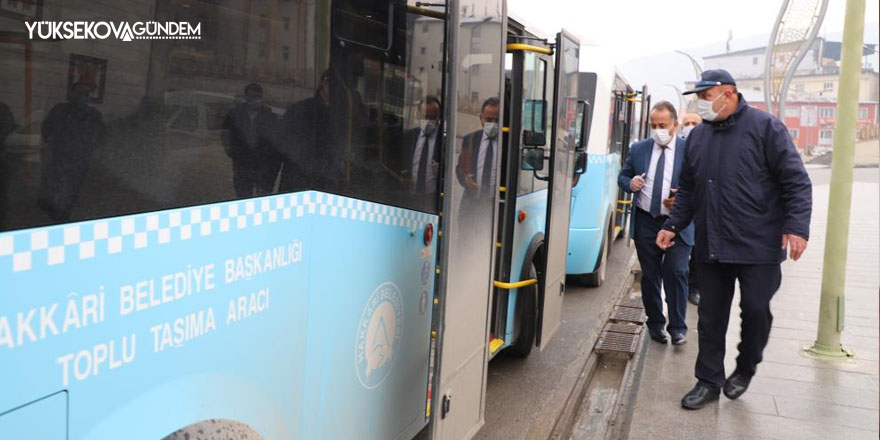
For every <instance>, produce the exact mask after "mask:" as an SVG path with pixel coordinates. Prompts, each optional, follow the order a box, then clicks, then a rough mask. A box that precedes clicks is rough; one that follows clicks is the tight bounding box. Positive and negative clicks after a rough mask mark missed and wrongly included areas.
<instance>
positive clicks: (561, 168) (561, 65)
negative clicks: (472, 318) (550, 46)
mask: <svg viewBox="0 0 880 440" xmlns="http://www.w3.org/2000/svg"><path fill="white" fill-rule="evenodd" d="M579 58H580V42H579V41H578V40H577V38H575V37H574V36H573V35H571V34H570V33H568V32H566V31H565V30H563V31H562V32H560V33H558V34H556V85H555V91H554V100H553V103H554V105H555V106H556V109H555V111H554V112H553V131H552V132H551V133H552V135H551V144H550V175H549V179H550V180H549V190H548V193H547V221H546V232H545V235H544V250H545V254H544V258H543V259H542V260H543V261H540V263H539V265H540V266H542V267H539V268H538V271H539V274H543V277H540V276H539V279H543V280H544V282H543V284H541V285H539V289H540V291H541V295H540V301H539V309H540V312H539V315H538V316H539V325H538V335H537V344H538V347H540V348H541V349H542V350H543V349H544V347H546V346H547V344H548V343H549V342H550V339H551V338H552V337H553V334H554V333H556V330H557V329H559V324H560V322H561V317H562V295H563V293H565V260H566V256H567V252H568V223H569V218H570V215H571V186H572V181H573V180H574V175H575V150H576V148H577V138H578V133H577V131H578V130H577V128H578V123H577V122H578V63H579Z"/></svg>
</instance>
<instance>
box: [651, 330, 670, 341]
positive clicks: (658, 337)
mask: <svg viewBox="0 0 880 440" xmlns="http://www.w3.org/2000/svg"><path fill="white" fill-rule="evenodd" d="M648 334H649V335H651V339H653V340H654V341H657V342H659V343H661V344H665V343H666V341H667V339H666V332H664V331H663V330H660V331H656V332H655V331H652V330H648Z"/></svg>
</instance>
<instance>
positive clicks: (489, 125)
mask: <svg viewBox="0 0 880 440" xmlns="http://www.w3.org/2000/svg"><path fill="white" fill-rule="evenodd" d="M500 108H501V102H500V101H499V100H498V98H495V97H492V98H489V99H487V100H486V101H485V102H483V106H482V107H481V109H480V123H481V124H482V126H483V128H482V129H481V130H477V131H474V132H472V133H469V134H467V135H465V136H464V138H463V139H462V145H461V154H460V155H459V156H458V164H457V165H456V167H455V175H456V177H457V178H458V181H459V183H461V185H462V186H464V197H463V199H462V203H463V204H464V203H468V202H466V200H478V199H481V198H485V197H491V196H492V190H493V188H494V187H495V185H496V183H497V181H498V180H497V170H496V167H495V162H496V160H495V158H496V155H497V154H498V152H499V145H498V143H499V142H498V141H499V139H498V132H499V129H498V116H499V111H500ZM463 210H464V208H463Z"/></svg>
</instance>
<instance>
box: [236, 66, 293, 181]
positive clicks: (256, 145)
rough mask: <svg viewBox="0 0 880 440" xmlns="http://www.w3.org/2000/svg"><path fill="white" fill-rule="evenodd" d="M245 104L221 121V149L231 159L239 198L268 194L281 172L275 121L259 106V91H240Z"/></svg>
mask: <svg viewBox="0 0 880 440" xmlns="http://www.w3.org/2000/svg"><path fill="white" fill-rule="evenodd" d="M244 96H245V102H243V103H241V104H238V105H236V106H235V107H233V108H232V110H230V111H229V113H227V114H226V118H225V119H224V120H223V148H224V149H225V150H226V154H227V155H228V156H229V158H230V159H232V185H233V187H234V189H235V196H236V197H239V198H243V197H253V196H260V195H265V194H270V193H271V192H272V190H273V189H274V187H275V180H276V178H277V176H278V172H279V170H280V169H281V158H280V157H279V156H278V154H277V152H276V149H275V146H274V140H275V130H276V126H277V122H278V120H277V118H276V117H275V114H274V113H272V110H271V109H270V108H269V107H268V106H266V105H265V104H264V103H263V87H262V86H261V85H259V84H256V83H251V84H248V85H247V86H246V87H245V88H244Z"/></svg>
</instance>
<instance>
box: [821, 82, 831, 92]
mask: <svg viewBox="0 0 880 440" xmlns="http://www.w3.org/2000/svg"><path fill="white" fill-rule="evenodd" d="M822 90H824V91H826V92H827V91H830V90H834V83H833V82H826V83H825V84H824V85H823V86H822Z"/></svg>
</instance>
